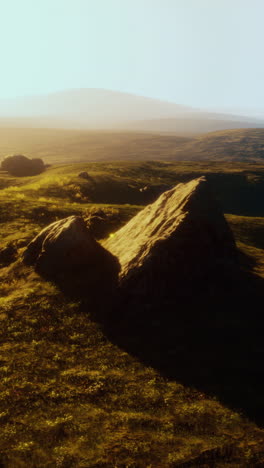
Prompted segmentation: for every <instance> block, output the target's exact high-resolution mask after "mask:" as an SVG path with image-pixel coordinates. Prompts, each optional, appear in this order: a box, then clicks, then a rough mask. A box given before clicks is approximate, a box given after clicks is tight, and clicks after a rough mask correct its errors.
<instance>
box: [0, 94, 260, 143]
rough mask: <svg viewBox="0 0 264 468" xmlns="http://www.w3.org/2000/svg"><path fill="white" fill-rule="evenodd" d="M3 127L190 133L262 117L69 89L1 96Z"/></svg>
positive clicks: (251, 123)
mask: <svg viewBox="0 0 264 468" xmlns="http://www.w3.org/2000/svg"><path fill="white" fill-rule="evenodd" d="M0 122H1V126H4V127H14V126H22V127H38V128H43V127H47V128H68V129H86V130H88V129H90V130H107V129H108V130H116V131H118V130H124V131H137V132H138V131H148V132H165V133H173V134H178V135H193V134H197V133H200V132H205V133H206V132H209V131H213V130H221V129H231V128H248V127H251V128H252V127H260V126H263V120H261V119H259V120H258V119H256V118H253V117H247V116H236V115H232V114H224V113H220V112H219V113H216V112H208V111H207V110H206V109H193V108H191V107H188V106H184V105H179V104H176V103H174V102H167V101H162V100H159V99H152V98H148V97H144V96H138V95H133V94H129V93H121V92H117V91H111V90H105V89H91V88H87V89H72V90H66V91H61V92H57V93H51V94H48V95H40V96H32V97H30V96H29V97H27V96H26V97H18V98H16V99H1V100H0Z"/></svg>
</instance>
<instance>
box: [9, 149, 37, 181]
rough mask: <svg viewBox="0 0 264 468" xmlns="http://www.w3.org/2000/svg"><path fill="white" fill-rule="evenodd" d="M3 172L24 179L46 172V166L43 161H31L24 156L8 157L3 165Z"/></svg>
mask: <svg viewBox="0 0 264 468" xmlns="http://www.w3.org/2000/svg"><path fill="white" fill-rule="evenodd" d="M1 169H2V170H3V171H7V172H9V173H10V174H11V175H14V176H18V177H24V176H33V175H37V174H40V173H41V172H43V171H44V170H45V165H44V163H43V161H42V159H39V158H33V159H29V158H27V157H26V156H23V155H22V154H17V155H14V156H8V157H6V158H5V159H4V160H3V161H2V164H1Z"/></svg>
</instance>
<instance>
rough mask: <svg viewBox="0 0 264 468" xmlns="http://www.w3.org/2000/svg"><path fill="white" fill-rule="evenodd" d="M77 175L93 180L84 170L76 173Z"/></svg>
mask: <svg viewBox="0 0 264 468" xmlns="http://www.w3.org/2000/svg"><path fill="white" fill-rule="evenodd" d="M78 177H81V178H82V179H86V180H90V181H91V182H93V178H92V177H91V176H90V175H89V174H88V172H86V171H83V172H80V174H78Z"/></svg>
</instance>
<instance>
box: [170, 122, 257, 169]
mask: <svg viewBox="0 0 264 468" xmlns="http://www.w3.org/2000/svg"><path fill="white" fill-rule="evenodd" d="M177 158H179V159H185V160H203V159H207V160H209V159H210V160H211V161H213V160H217V159H222V160H225V161H247V160H251V161H254V160H256V161H257V160H261V159H263V158H264V129H263V128H259V129H258V128H252V129H251V128H245V129H237V130H225V131H221V132H213V133H208V134H206V135H200V136H199V137H197V138H195V139H193V140H192V141H190V142H188V143H186V144H185V145H184V147H183V148H182V149H180V151H179V152H178V153H177Z"/></svg>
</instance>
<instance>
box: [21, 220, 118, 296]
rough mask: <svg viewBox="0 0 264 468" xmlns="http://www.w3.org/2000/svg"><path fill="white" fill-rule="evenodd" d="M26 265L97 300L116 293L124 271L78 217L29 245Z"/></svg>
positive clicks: (57, 225)
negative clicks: (119, 279)
mask: <svg viewBox="0 0 264 468" xmlns="http://www.w3.org/2000/svg"><path fill="white" fill-rule="evenodd" d="M24 262H25V263H27V264H28V265H32V266H34V268H35V270H36V271H37V272H38V273H39V274H41V275H42V276H44V277H45V278H47V279H50V280H53V281H55V282H56V283H57V284H58V285H59V286H60V287H61V288H62V289H63V290H66V292H74V293H77V294H79V295H81V296H83V295H84V294H85V295H86V296H87V297H91V296H92V297H93V298H95V297H96V296H98V297H99V298H100V297H102V296H103V295H104V294H105V293H110V292H111V291H113V290H114V289H115V287H116V286H117V282H118V273H119V271H120V265H119V262H118V260H117V259H116V257H114V256H113V255H112V254H111V253H110V252H108V251H107V250H105V249H104V248H103V247H102V246H101V245H100V244H99V243H98V242H97V241H96V240H95V239H94V238H93V237H92V235H91V234H90V233H89V230H88V229H87V227H86V224H85V222H84V220H83V219H82V218H81V217H78V216H71V217H69V218H66V219H62V220H60V221H56V222H55V223H52V224H50V225H49V226H48V227H46V228H45V229H43V230H42V231H41V232H40V233H39V234H38V235H37V236H36V237H35V239H33V240H32V242H31V243H30V244H29V245H28V246H27V248H26V250H25V252H24Z"/></svg>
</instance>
